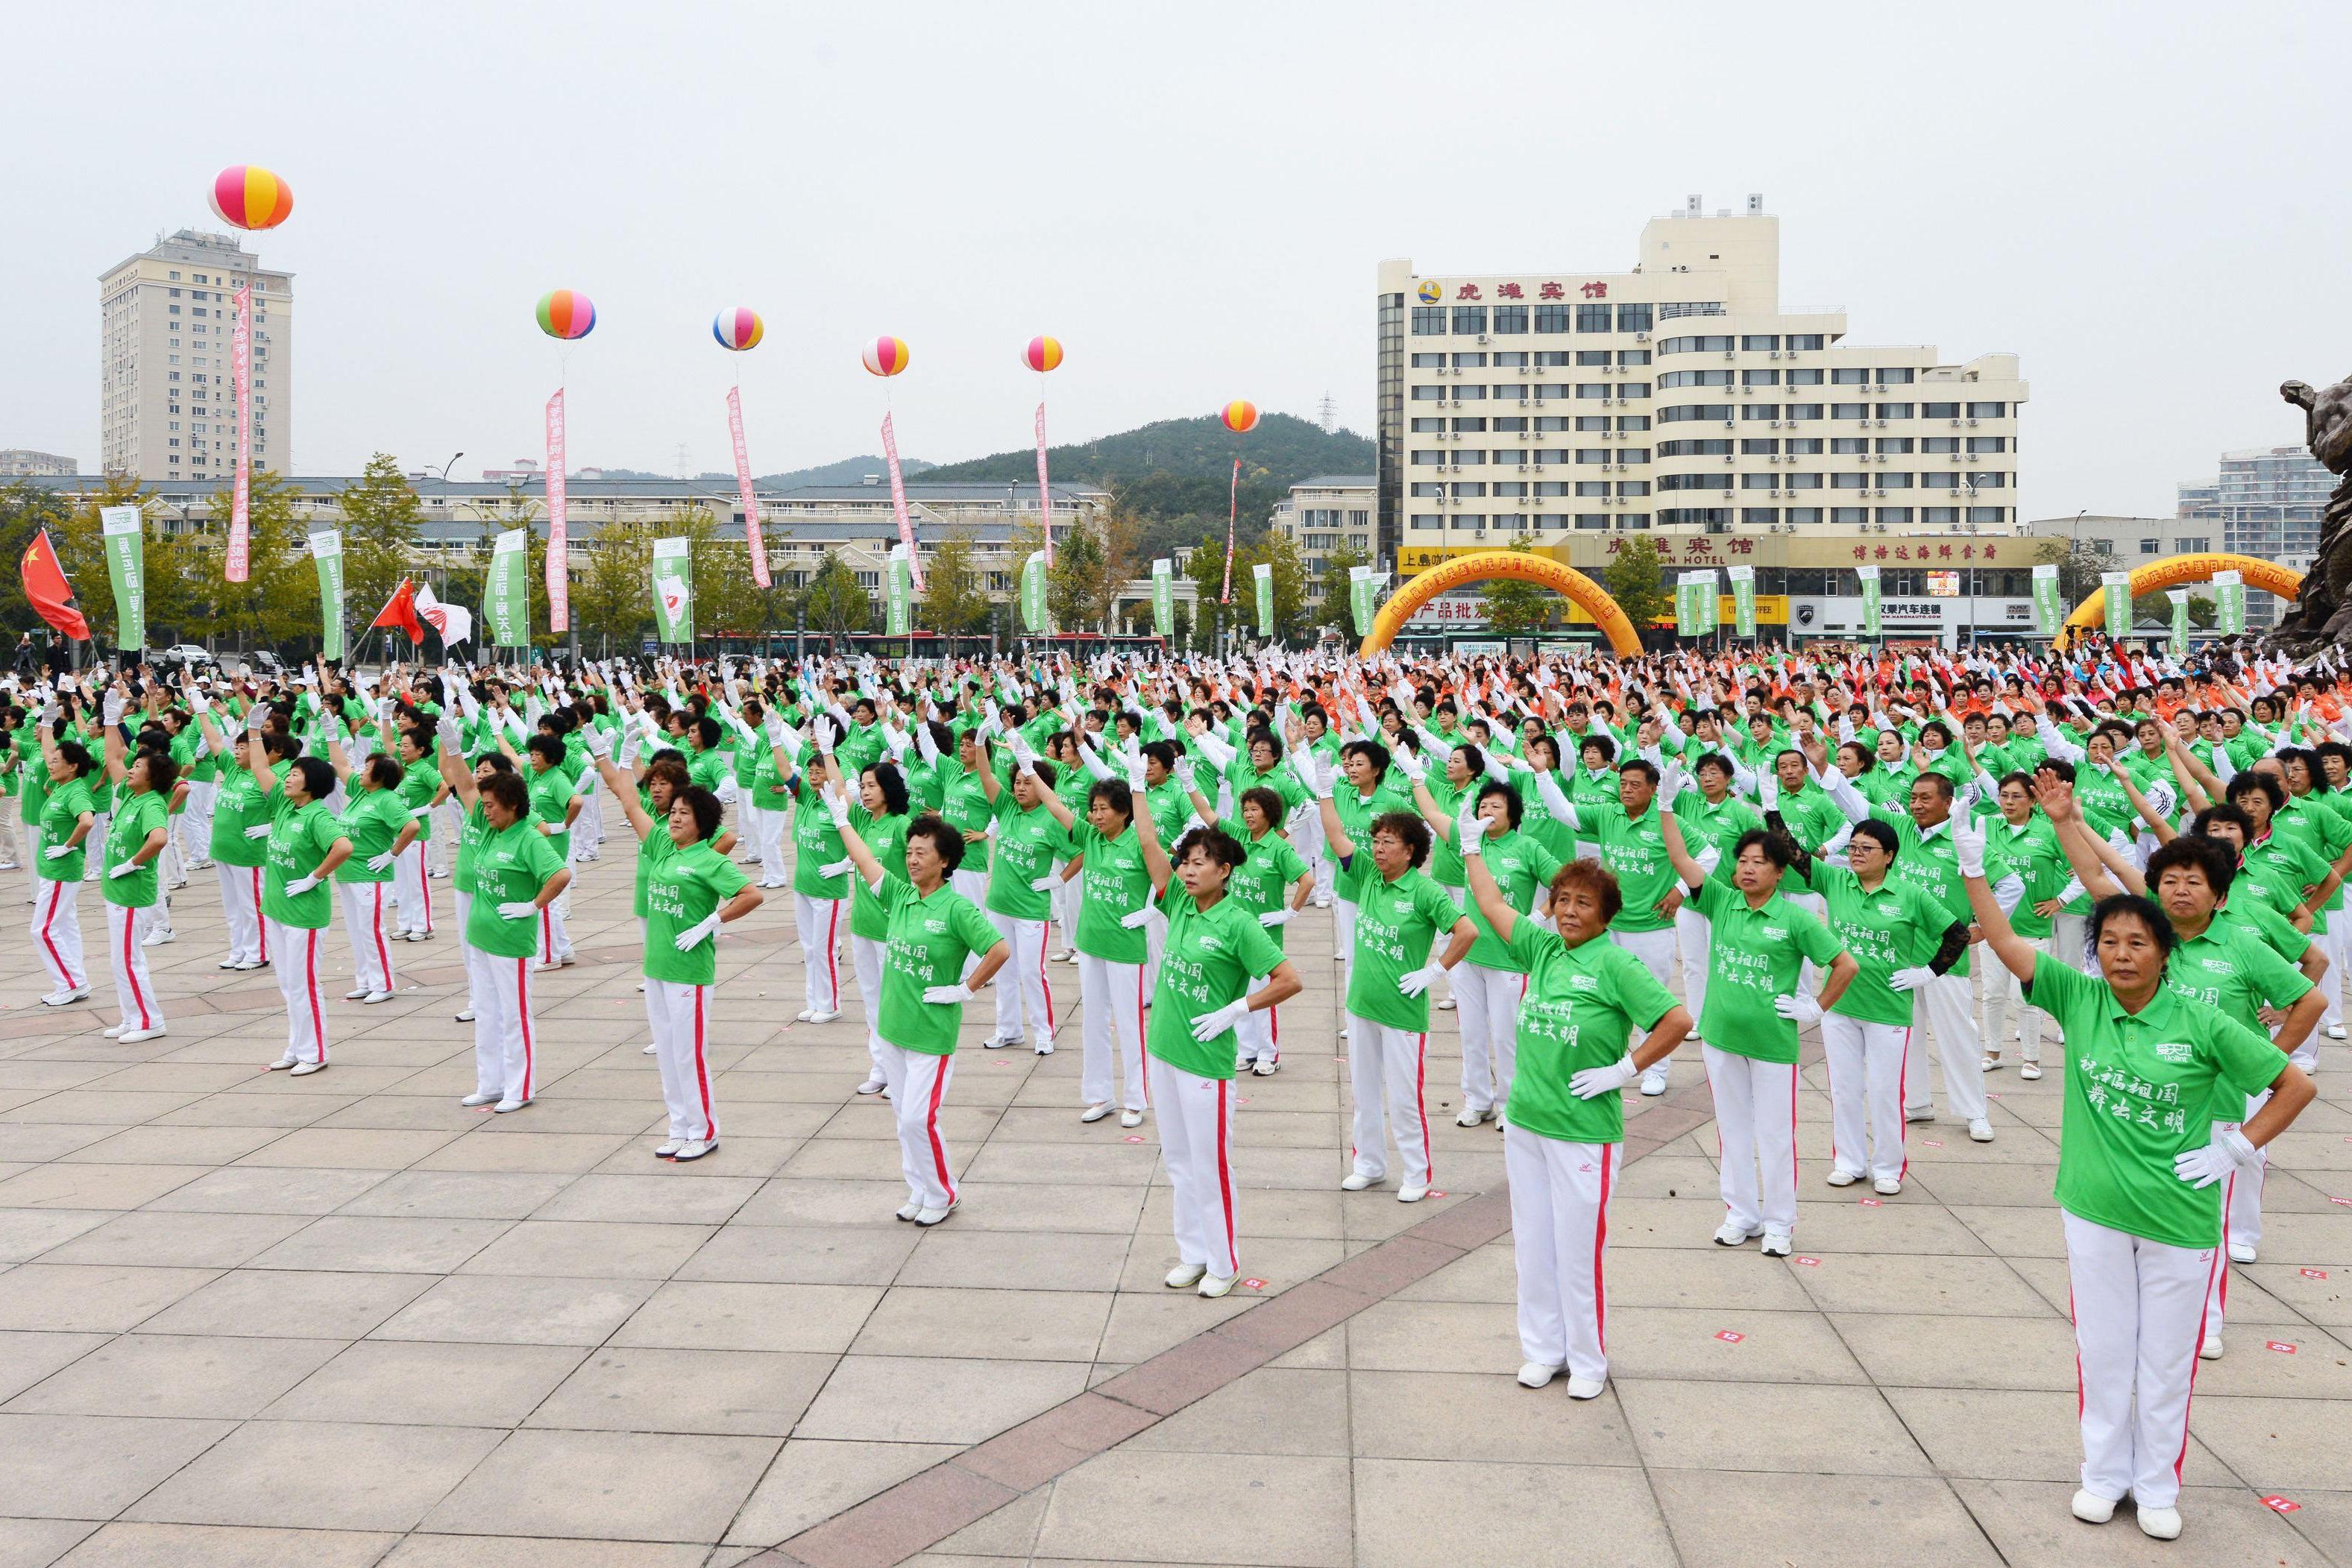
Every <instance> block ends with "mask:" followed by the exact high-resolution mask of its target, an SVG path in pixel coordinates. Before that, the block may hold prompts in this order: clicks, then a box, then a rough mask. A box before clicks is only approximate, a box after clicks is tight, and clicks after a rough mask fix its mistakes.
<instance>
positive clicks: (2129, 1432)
mask: <svg viewBox="0 0 2352 1568" xmlns="http://www.w3.org/2000/svg"><path fill="white" fill-rule="evenodd" d="M2065 1221H2066V1274H2067V1281H2068V1286H2069V1293H2070V1295H2071V1296H2072V1297H2073V1299H2074V1361H2075V1365H2076V1368H2077V1370H2076V1373H2075V1376H2076V1378H2077V1379H2078V1397H2079V1399H2080V1401H2081V1406H2082V1421H2083V1485H2084V1488H2085V1489H2086V1490H2090V1491H2093V1492H2095V1493H2097V1494H2098V1495H2099V1496H2101V1497H2104V1498H2121V1497H2122V1496H2123V1495H2124V1493H2126V1491H2128V1492H2130V1493H2131V1495H2132V1498H2133V1500H2135V1501H2137V1503H2138V1504H2139V1506H2140V1507H2141V1508H2143V1509H2150V1508H2170V1507H2171V1506H2172V1505H2173V1504H2174V1503H2175V1502H2176V1501H2178V1500H2179V1496H2180V1462H2181V1459H2182V1458H2184V1457H2185V1456H2186V1455H2187V1453H2188V1450H2189V1394H2190V1392H2191V1391H2192V1390H2193V1389H2194V1387H2195V1386H2196V1382H2197V1346H2198V1343H2199V1342H2200V1340H2202V1339H2203V1338H2204V1334H2205V1301H2206V1295H2207V1293H2208V1291H2210V1289H2211V1288H2212V1280H2213V1275H2214V1273H2215V1271H2216V1270H2218V1269H2219V1268H2220V1266H2221V1264H2220V1260H2221V1252H2220V1250H2219V1249H2212V1248H2190V1247H2168V1246H2166V1245H2165V1244H2164V1243H2163V1242H2161V1241H2149V1240H2147V1239H2143V1238H2141V1237H2137V1236H2133V1235H2129V1234H2127V1233H2126V1232H2124V1231H2121V1230H2110V1229H2108V1228H2106V1227H2105V1226H2104V1225H2095V1224H2093V1223H2092V1222H2091V1221H2089V1220H2087V1219H2084V1218H2079V1217H2077V1216H2075V1215H2072V1214H2069V1215H2066V1216H2065Z"/></svg>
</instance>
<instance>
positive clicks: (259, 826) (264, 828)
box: [245, 822, 269, 839]
mask: <svg viewBox="0 0 2352 1568" xmlns="http://www.w3.org/2000/svg"><path fill="white" fill-rule="evenodd" d="M245 836H246V837H247V838H248V839H266V838H268V836H269V824H268V823H267V822H256V823H254V824H253V826H251V827H249V828H247V829H246V830H245Z"/></svg>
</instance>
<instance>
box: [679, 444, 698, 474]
mask: <svg viewBox="0 0 2352 1568" xmlns="http://www.w3.org/2000/svg"><path fill="white" fill-rule="evenodd" d="M677 476H678V477H679V478H681V479H691V478H693V477H694V465H693V459H692V457H691V455H689V454H688V451H687V449H686V443H685V442H683V441H681V442H679V443H678V444H677Z"/></svg>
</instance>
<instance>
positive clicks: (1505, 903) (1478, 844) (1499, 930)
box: [1423, 790, 1673, 946]
mask: <svg viewBox="0 0 2352 1568" xmlns="http://www.w3.org/2000/svg"><path fill="white" fill-rule="evenodd" d="M1426 793H1427V791H1426V790H1423V794H1426ZM1667 820H1668V821H1672V820H1673V819H1672V818H1668V819H1667ZM1460 837H1461V840H1462V871H1463V874H1464V875H1465V876H1466V877H1468V879H1469V882H1470V898H1471V901H1472V902H1473V903H1475V904H1477V906H1478V913H1479V915H1481V916H1482V917H1484V918H1485V920H1486V924H1487V925H1488V926H1490V927H1491V928H1492V929H1493V930H1494V933H1495V936H1496V939H1497V940H1499V941H1501V942H1503V943H1504V944H1505V945H1506V946H1507V945H1508V944H1509V942H1510V940H1511V933H1512V932H1514V931H1516V930H1517V929H1518V925H1519V913H1518V911H1517V910H1516V909H1513V908H1512V907H1511V904H1510V901H1509V900H1508V899H1507V898H1505V897H1504V896H1503V890H1502V887H1501V886H1500V885H1499V884H1498V883H1496V881H1495V873H1492V872H1490V871H1488V870H1487V869H1486V846H1485V842H1484V841H1485V838H1486V820H1485V819H1484V818H1477V817H1473V818H1468V819H1465V821H1463V822H1462V823H1461V832H1460Z"/></svg>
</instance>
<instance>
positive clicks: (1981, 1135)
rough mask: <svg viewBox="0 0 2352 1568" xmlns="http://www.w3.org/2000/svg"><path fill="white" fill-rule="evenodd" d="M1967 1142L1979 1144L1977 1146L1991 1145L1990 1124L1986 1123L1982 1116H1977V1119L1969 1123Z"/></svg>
mask: <svg viewBox="0 0 2352 1568" xmlns="http://www.w3.org/2000/svg"><path fill="white" fill-rule="evenodd" d="M1969 1141H1971V1142H1973V1143H1979V1144H1990V1143H1991V1142H1992V1124H1991V1123H1990V1122H1988V1121H1986V1120H1985V1119H1984V1118H1983V1117H1982V1116H1979V1117H1977V1118H1975V1119H1974V1120H1973V1121H1971V1122H1969Z"/></svg>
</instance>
